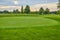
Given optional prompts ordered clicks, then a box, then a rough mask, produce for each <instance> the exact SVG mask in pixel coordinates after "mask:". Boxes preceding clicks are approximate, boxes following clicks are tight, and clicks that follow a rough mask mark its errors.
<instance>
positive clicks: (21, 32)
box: [0, 15, 60, 40]
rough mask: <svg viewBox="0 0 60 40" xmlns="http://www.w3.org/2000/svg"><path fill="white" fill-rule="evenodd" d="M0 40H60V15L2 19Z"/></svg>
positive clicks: (0, 19) (0, 18) (0, 21)
mask: <svg viewBox="0 0 60 40" xmlns="http://www.w3.org/2000/svg"><path fill="white" fill-rule="evenodd" d="M0 40H60V15H58V16H57V15H45V16H37V17H35V16H19V17H17V16H13V17H0Z"/></svg>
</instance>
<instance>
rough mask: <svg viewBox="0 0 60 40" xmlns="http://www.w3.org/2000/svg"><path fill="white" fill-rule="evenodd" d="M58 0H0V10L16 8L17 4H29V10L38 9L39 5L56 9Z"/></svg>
mask: <svg viewBox="0 0 60 40" xmlns="http://www.w3.org/2000/svg"><path fill="white" fill-rule="evenodd" d="M57 2H58V0H0V10H4V9H7V10H12V9H15V8H17V6H20V7H21V6H22V5H23V6H25V5H30V6H31V10H33V11H34V10H38V9H39V8H40V7H41V6H44V8H47V7H48V8H50V9H51V10H56V8H57Z"/></svg>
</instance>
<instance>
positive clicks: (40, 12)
mask: <svg viewBox="0 0 60 40" xmlns="http://www.w3.org/2000/svg"><path fill="white" fill-rule="evenodd" d="M39 14H41V15H43V14H44V9H43V7H41V8H40V9H39Z"/></svg>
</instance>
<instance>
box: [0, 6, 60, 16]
mask: <svg viewBox="0 0 60 40" xmlns="http://www.w3.org/2000/svg"><path fill="white" fill-rule="evenodd" d="M0 13H8V14H9V13H10V14H11V13H13V14H18V13H19V14H24V13H25V14H33V13H34V14H41V15H43V14H51V13H54V14H55V13H60V11H58V12H57V11H54V12H50V9H49V8H46V9H45V10H44V8H43V7H41V8H40V9H39V11H35V12H31V10H30V6H29V5H26V7H25V9H24V8H23V6H21V11H19V10H18V9H16V10H13V12H9V11H8V10H4V11H0Z"/></svg>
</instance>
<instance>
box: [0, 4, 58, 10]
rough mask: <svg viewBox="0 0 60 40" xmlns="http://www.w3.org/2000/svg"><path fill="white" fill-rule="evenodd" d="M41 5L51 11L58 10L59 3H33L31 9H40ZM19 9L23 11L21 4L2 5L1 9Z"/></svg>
mask: <svg viewBox="0 0 60 40" xmlns="http://www.w3.org/2000/svg"><path fill="white" fill-rule="evenodd" d="M40 7H43V8H44V9H46V8H49V9H50V11H56V10H57V3H46V4H36V5H31V6H30V9H31V11H38V10H39V9H40ZM24 8H25V6H24ZM14 9H19V10H20V11H21V6H0V10H10V11H12V10H14Z"/></svg>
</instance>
